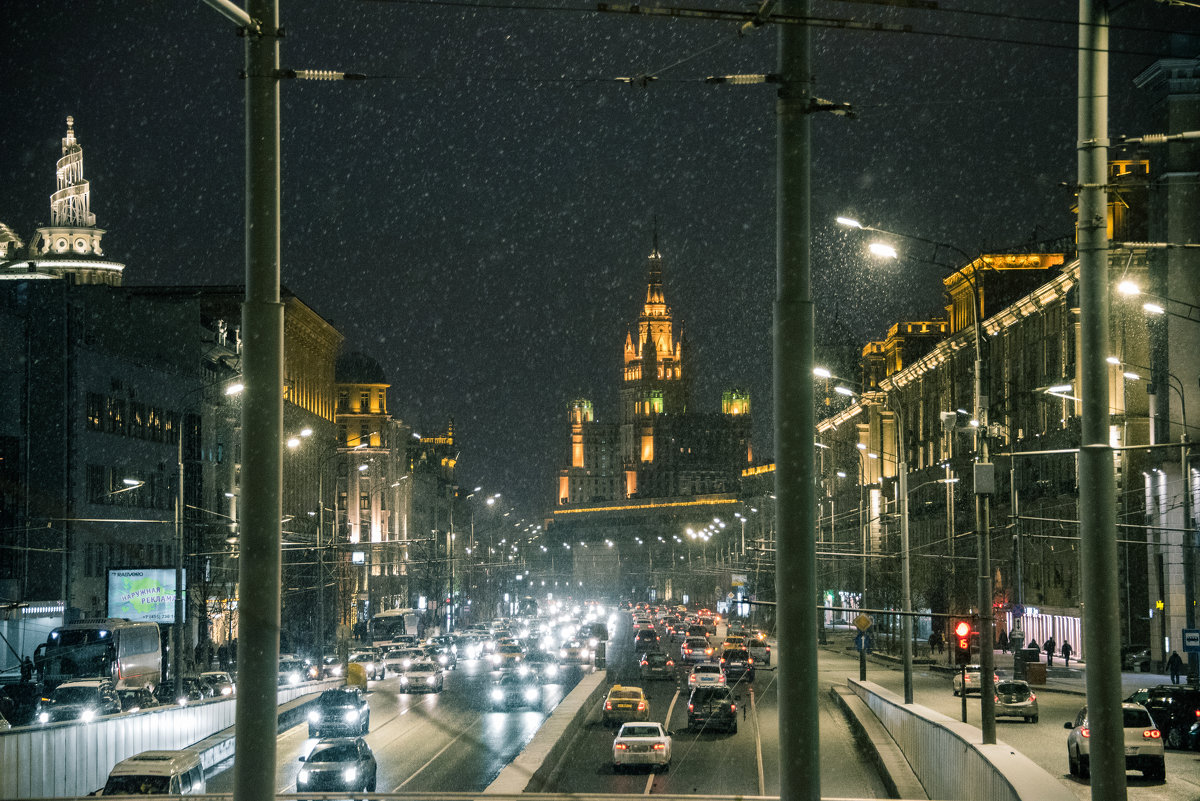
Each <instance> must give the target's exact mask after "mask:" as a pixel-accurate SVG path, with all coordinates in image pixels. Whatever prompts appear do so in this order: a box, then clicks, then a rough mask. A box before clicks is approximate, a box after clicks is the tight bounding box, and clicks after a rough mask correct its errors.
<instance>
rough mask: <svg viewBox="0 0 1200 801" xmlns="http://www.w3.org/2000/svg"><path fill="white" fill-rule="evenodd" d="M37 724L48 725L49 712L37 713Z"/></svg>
mask: <svg viewBox="0 0 1200 801" xmlns="http://www.w3.org/2000/svg"><path fill="white" fill-rule="evenodd" d="M38 722H39V723H49V722H50V713H49V712H39V713H38Z"/></svg>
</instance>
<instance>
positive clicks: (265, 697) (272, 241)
mask: <svg viewBox="0 0 1200 801" xmlns="http://www.w3.org/2000/svg"><path fill="white" fill-rule="evenodd" d="M247 12H248V14H249V17H250V18H251V19H253V20H255V21H257V23H258V26H260V27H259V28H258V30H247V31H246V36H245V39H246V77H245V84H246V301H245V304H244V305H243V307H242V330H243V331H244V332H245V353H244V355H243V362H242V364H243V375H244V376H245V383H246V388H245V396H244V397H245V401H244V405H243V407H242V408H243V411H242V472H241V475H242V491H241V494H242V502H243V505H244V509H245V515H244V517H243V527H242V532H241V540H240V545H241V558H240V559H239V560H238V561H239V564H240V575H239V587H238V600H239V603H238V611H239V617H240V625H239V631H240V635H241V636H240V637H239V640H240V642H239V643H238V649H237V654H238V696H237V712H236V716H235V724H236V727H237V742H236V744H235V746H234V765H233V797H234V798H235V799H236V800H237V801H263V799H270V798H274V796H275V771H274V770H272V769H270V766H272V765H274V764H275V762H276V757H275V743H276V736H277V734H278V732H277V731H276V719H277V717H278V711H279V710H278V700H277V693H278V686H277V683H278V678H277V677H278V675H279V607H280V600H279V589H280V541H281V531H280V528H281V523H280V521H281V519H282V514H283V510H282V500H281V497H282V488H283V393H282V392H281V388H282V387H283V304H282V303H280V300H279V6H278V2H277V0H248V2H247Z"/></svg>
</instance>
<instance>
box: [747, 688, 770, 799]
mask: <svg viewBox="0 0 1200 801" xmlns="http://www.w3.org/2000/svg"><path fill="white" fill-rule="evenodd" d="M750 711H751V712H752V713H753V715H754V758H755V759H756V760H757V761H758V794H759V795H766V794H767V782H766V778H765V777H764V776H763V758H762V732H761V731H759V728H758V703H757V702H756V701H755V692H754V688H753V687H751V688H750Z"/></svg>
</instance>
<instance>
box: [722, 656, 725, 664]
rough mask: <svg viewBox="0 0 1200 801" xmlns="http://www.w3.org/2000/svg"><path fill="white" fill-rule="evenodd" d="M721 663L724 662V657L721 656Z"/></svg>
mask: <svg viewBox="0 0 1200 801" xmlns="http://www.w3.org/2000/svg"><path fill="white" fill-rule="evenodd" d="M721 664H722V665H723V664H725V657H721Z"/></svg>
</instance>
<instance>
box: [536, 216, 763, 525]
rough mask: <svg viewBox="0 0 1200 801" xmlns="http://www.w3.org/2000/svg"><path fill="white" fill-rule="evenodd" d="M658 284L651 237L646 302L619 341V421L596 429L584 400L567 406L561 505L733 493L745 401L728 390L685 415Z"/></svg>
mask: <svg viewBox="0 0 1200 801" xmlns="http://www.w3.org/2000/svg"><path fill="white" fill-rule="evenodd" d="M663 283H664V282H663V259H662V254H661V253H660V252H659V249H658V241H657V236H656V237H655V242H654V247H653V249H652V250H651V252H650V258H649V262H648V265H647V278H646V300H645V303H644V304H643V306H642V310H641V314H640V315H639V316H638V318H637V322H636V324H635V325H634V327H633V328H632V329H631V330H629V331H628V332H627V333H626V335H625V345H624V351H623V360H622V367H621V384H620V387H619V390H618V396H619V405H620V409H619V417H618V418H617V420H616V421H615V422H602V421H600V420H598V419H597V417H596V412H595V408H594V407H593V404H592V402H591V401H590V400H587V399H583V398H580V399H576V400H573V401H571V403H570V405H569V408H568V422H569V430H570V434H569V449H568V450H569V453H568V463H567V466H565V467H562V468H560V469H559V472H558V496H557V498H558V504H559V505H560V506H561V505H569V504H587V503H595V502H598V501H613V500H621V499H626V498H660V497H668V496H678V495H704V494H714V493H727V492H734V491H736V489H737V481H738V476H739V473H740V471H741V470H742V469H744V468H745V467H746V466H747V465H748V464H749V463H750V461H751V458H752V450H751V445H750V428H751V418H750V397H749V395H748V393H746V392H744V391H741V390H737V389H729V390H726V391H725V392H724V393H723V394H722V398H721V405H720V409H719V411H717V410H714V411H712V412H698V411H695V410H693V409H692V408H691V406H690V404H691V392H690V389H691V384H692V374H691V371H690V366H689V364H688V363H686V362H685V353H686V341H685V339H684V336H683V331H682V325H678V326H677V324H676V321H675V319H674V317H673V315H672V313H671V307H670V306H668V305H667V301H666V293H665V291H664V288H663Z"/></svg>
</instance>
